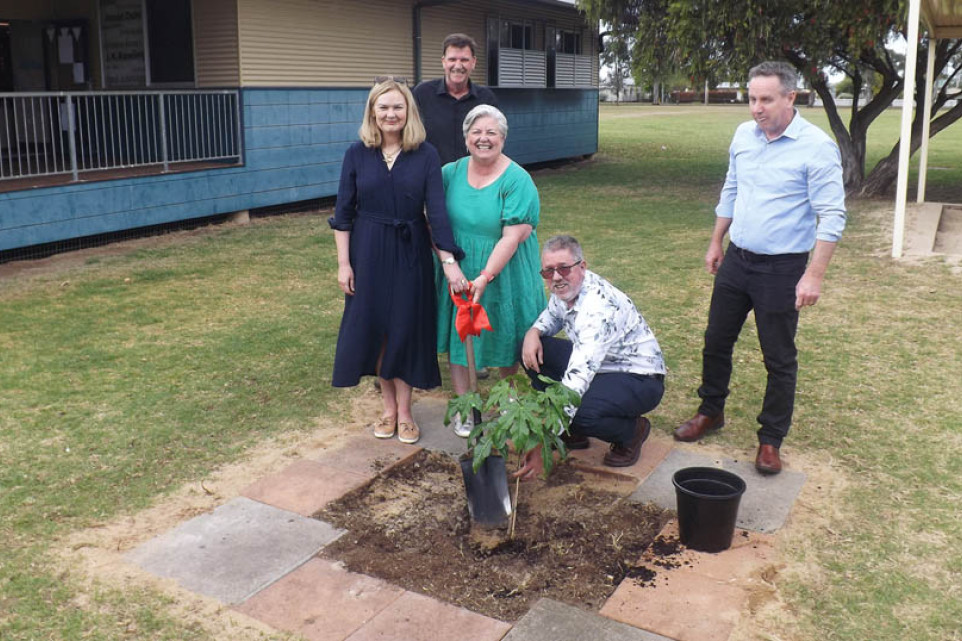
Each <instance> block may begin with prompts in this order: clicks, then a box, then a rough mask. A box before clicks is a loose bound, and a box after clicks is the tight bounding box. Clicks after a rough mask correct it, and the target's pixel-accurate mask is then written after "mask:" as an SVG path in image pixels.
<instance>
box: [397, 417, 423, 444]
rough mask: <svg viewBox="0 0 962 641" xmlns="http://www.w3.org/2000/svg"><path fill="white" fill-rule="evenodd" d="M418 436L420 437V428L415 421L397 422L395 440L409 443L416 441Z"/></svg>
mask: <svg viewBox="0 0 962 641" xmlns="http://www.w3.org/2000/svg"><path fill="white" fill-rule="evenodd" d="M419 438H421V428H420V427H418V424H417V423H414V422H411V423H398V424H397V440H399V441H401V442H402V443H407V444H408V445H410V444H412V443H417V442H418V439H419Z"/></svg>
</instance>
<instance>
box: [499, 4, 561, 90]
mask: <svg viewBox="0 0 962 641" xmlns="http://www.w3.org/2000/svg"><path fill="white" fill-rule="evenodd" d="M538 26H539V25H537V24H535V23H533V22H530V21H525V20H508V19H504V18H500V17H489V18H488V47H487V49H488V84H489V85H491V86H494V87H545V86H546V64H545V51H544V48H545V47H544V45H545V37H544V29H543V27H542V28H540V29H539V28H538Z"/></svg>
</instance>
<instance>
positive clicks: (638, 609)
mask: <svg viewBox="0 0 962 641" xmlns="http://www.w3.org/2000/svg"><path fill="white" fill-rule="evenodd" d="M677 532H678V531H677V523H676V522H674V521H672V522H671V523H669V525H668V526H666V527H665V529H664V530H663V531H662V536H665V537H673V536H677ZM774 554H775V552H774V549H773V548H772V539H771V537H770V536H768V535H765V534H759V533H755V532H749V531H747V530H736V531H735V536H734V539H733V541H732V547H731V548H730V549H728V550H725V551H723V552H719V553H715V554H711V553H706V552H697V551H695V550H684V551H683V552H681V553H680V554H679V555H678V558H673V559H672V561H674V562H676V563H678V567H675V568H672V569H671V570H668V571H666V570H664V569H661V568H660V567H659V566H658V565H656V564H655V563H654V562H655V561H660V562H664V560H663V559H655V558H654V557H651V556H650V554H649V553H646V555H645V556H644V557H643V558H642V560H641V561H640V564H641V565H644V566H647V567H649V568H650V569H652V570H654V571H655V573H656V575H655V579H654V585H647V584H646V585H639V584H638V583H636V582H634V581H631V580H627V581H624V582H622V583H621V585H619V586H618V588H617V590H615V593H614V594H613V595H612V596H611V597H610V598H609V599H608V601H607V602H606V603H605V605H604V607H602V609H601V614H603V615H605V616H608V617H611V618H612V619H616V620H618V621H622V622H624V623H627V624H630V625H633V626H637V627H640V628H644V629H646V630H651V631H653V632H656V633H658V634H661V635H664V636H666V637H670V638H672V639H677V640H678V641H725V640H726V639H728V637H729V636H730V635H731V632H732V630H733V629H734V627H735V625H736V624H737V623H738V620H739V617H740V616H741V613H742V612H743V611H744V610H745V608H746V606H747V604H748V599H749V597H750V595H751V593H752V592H753V591H754V590H756V589H758V588H759V586H760V585H761V584H762V583H763V579H762V578H761V577H762V575H763V574H764V572H765V570H766V569H767V568H769V567H770V566H771V565H772V564H773V563H774Z"/></svg>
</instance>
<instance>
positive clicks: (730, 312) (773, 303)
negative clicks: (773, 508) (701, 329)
mask: <svg viewBox="0 0 962 641" xmlns="http://www.w3.org/2000/svg"><path fill="white" fill-rule="evenodd" d="M807 261H808V254H807V253H802V254H780V255H774V256H768V255H761V254H753V253H751V252H747V251H745V250H742V249H739V248H737V247H735V245H734V244H729V246H728V251H727V252H726V253H725V259H724V260H723V261H722V264H721V267H719V269H718V273H717V274H716V276H715V286H714V288H713V290H712V297H711V307H710V308H709V311H708V329H707V330H706V331H705V348H704V350H703V351H702V384H701V387H700V388H699V389H698V396H699V397H701V407H700V408H699V410H698V411H699V413H701V414H704V415H706V416H717V415H718V414H721V412H722V411H723V410H724V409H725V399H726V398H727V397H728V394H729V392H730V390H729V387H728V386H729V382H730V380H731V374H732V351H733V349H734V347H735V341H737V340H738V335H739V334H740V333H741V330H742V326H743V325H744V324H745V319H746V318H747V317H748V312H749V311H752V310H754V312H755V326H756V327H757V329H758V342H759V344H760V345H761V349H762V357H763V359H764V361H765V369H766V370H767V371H768V384H767V387H766V389H765V400H764V401H763V403H762V411H761V413H760V414H759V415H758V422H759V424H760V425H761V428H760V429H759V430H758V441H759V443H763V444H767V445H774V446H775V447H779V446H781V444H782V439H784V438H785V436H787V435H788V430H789V427H790V426H791V424H792V413H793V412H794V409H795V385H796V381H797V378H798V351H797V350H796V348H795V332H796V330H797V328H798V311H797V310H796V309H795V286H796V285H797V284H798V281H799V279H800V278H801V277H802V274H804V273H805V265H806V263H807Z"/></svg>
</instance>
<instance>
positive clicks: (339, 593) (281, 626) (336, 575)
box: [236, 558, 404, 641]
mask: <svg viewBox="0 0 962 641" xmlns="http://www.w3.org/2000/svg"><path fill="white" fill-rule="evenodd" d="M403 594H404V590H403V589H401V588H399V587H396V586H393V585H390V584H389V583H387V582H385V581H382V580H380V579H375V578H372V577H369V576H366V575H363V574H355V573H353V572H348V571H347V570H345V569H344V568H343V567H341V566H340V565H339V564H337V563H332V562H331V561H326V560H323V559H316V558H315V559H311V560H310V561H308V562H307V563H305V564H304V565H302V566H301V567H299V568H298V569H296V570H294V571H293V572H291V573H290V574H288V575H287V576H285V577H284V578H282V579H280V580H279V581H277V582H276V583H274V584H273V585H271V586H270V587H268V588H266V589H264V590H261V591H260V592H258V593H257V594H255V595H254V596H253V597H251V598H250V599H248V600H247V601H246V602H244V603H243V604H242V605H240V606H238V607H237V608H236V609H237V610H238V611H240V612H243V613H244V614H247V615H248V616H251V617H253V618H255V619H258V620H260V621H263V622H264V623H266V624H268V625H270V626H271V627H273V628H276V629H278V630H284V631H286V632H294V633H297V634H299V635H301V636H303V637H304V638H305V639H308V641H342V640H343V639H345V638H347V637H348V636H350V635H351V634H352V633H354V632H356V631H357V630H358V629H360V628H361V627H362V626H364V625H365V624H366V623H367V622H368V621H370V620H371V619H373V618H374V617H375V616H376V615H377V614H378V613H379V612H381V611H382V610H384V609H385V608H387V607H388V606H390V605H391V604H392V603H394V602H395V601H397V600H398V599H399V598H400V597H401V595H403Z"/></svg>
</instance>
